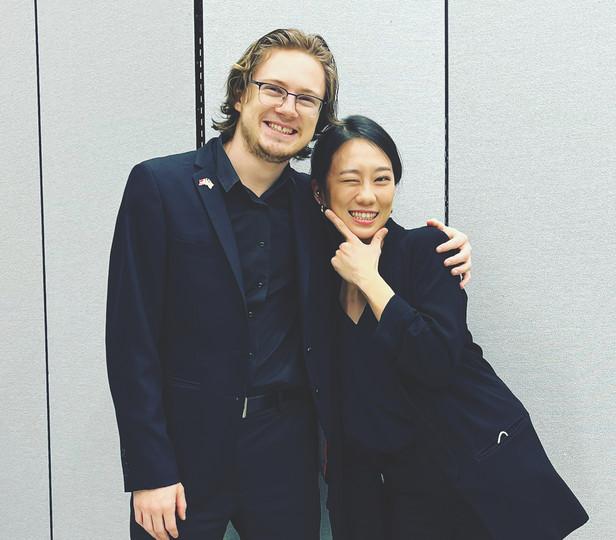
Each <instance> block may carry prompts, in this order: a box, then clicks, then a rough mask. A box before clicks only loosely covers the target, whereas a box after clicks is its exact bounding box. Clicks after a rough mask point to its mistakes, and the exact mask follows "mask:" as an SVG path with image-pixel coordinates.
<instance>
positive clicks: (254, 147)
mask: <svg viewBox="0 0 616 540" xmlns="http://www.w3.org/2000/svg"><path fill="white" fill-rule="evenodd" d="M252 79H253V80H255V81H259V82H266V83H272V84H275V85H278V86H281V87H282V88H284V89H286V90H288V91H289V92H293V93H294V94H308V95H311V96H316V97H319V98H323V97H324V95H325V72H324V70H323V66H322V65H321V63H320V62H319V61H318V60H317V59H316V58H314V57H313V56H311V55H309V54H307V53H305V52H303V51H299V50H289V49H273V50H272V52H271V53H270V54H269V56H268V57H267V59H266V60H265V61H264V62H263V63H261V64H260V65H259V66H258V67H257V68H256V69H255V72H254V73H253V75H252ZM235 109H236V110H237V111H238V112H239V113H240V117H239V120H238V125H237V128H236V129H237V130H239V131H238V132H237V133H236V136H237V135H239V136H240V137H241V138H242V139H243V140H244V143H245V145H246V147H247V148H248V150H249V151H250V152H252V153H253V154H254V155H256V156H257V157H259V158H260V159H263V160H265V161H268V162H270V163H284V162H285V161H288V160H289V159H291V158H292V157H294V156H295V155H297V153H298V152H299V151H300V150H302V148H304V147H305V146H306V145H307V144H308V143H309V142H310V141H311V139H312V136H313V135H314V131H315V128H316V125H317V121H318V119H319V115H318V114H316V115H314V116H310V115H308V114H306V113H305V112H302V108H301V107H297V110H296V106H295V97H293V96H288V97H287V99H286V100H285V101H284V103H283V104H282V105H280V106H279V107H276V106H271V105H264V104H263V103H261V101H260V100H259V88H258V86H257V85H255V84H249V85H248V88H246V90H245V92H244V95H243V96H242V98H241V99H240V101H238V102H237V103H236V104H235ZM298 110H299V111H300V112H298Z"/></svg>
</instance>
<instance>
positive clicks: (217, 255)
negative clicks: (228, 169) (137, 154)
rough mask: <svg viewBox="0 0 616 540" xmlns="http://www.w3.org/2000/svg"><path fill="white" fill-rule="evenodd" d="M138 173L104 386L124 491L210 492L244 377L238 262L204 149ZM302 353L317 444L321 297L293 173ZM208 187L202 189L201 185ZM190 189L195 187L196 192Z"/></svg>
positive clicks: (325, 328)
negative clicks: (170, 488)
mask: <svg viewBox="0 0 616 540" xmlns="http://www.w3.org/2000/svg"><path fill="white" fill-rule="evenodd" d="M215 142H216V141H215V140H212V141H210V142H209V143H208V144H207V145H206V146H205V147H203V148H201V149H199V150H197V151H192V152H187V153H184V154H178V155H173V156H167V157H163V158H156V159H151V160H148V161H145V162H143V163H141V164H139V165H137V166H136V167H134V169H133V170H132V172H131V173H130V176H129V179H128V183H127V185H126V190H125V192H124V196H123V200H122V204H121V207H120V210H119V215H118V218H117V223H116V229H115V234H114V238H113V245H112V248H111V258H110V264H109V284H108V301H107V328H106V347H107V365H108V374H109V383H110V387H111V392H112V396H113V401H114V405H115V409H116V416H117V421H118V426H119V433H120V444H121V456H122V465H123V472H124V485H125V489H126V491H134V490H139V489H147V488H156V487H161V486H165V485H170V484H173V483H176V482H179V481H181V482H183V483H184V486H185V488H186V489H187V494H188V495H191V494H200V495H208V494H211V493H213V492H215V491H216V490H217V489H218V488H219V486H220V482H222V481H223V480H224V478H225V471H227V470H228V467H229V466H231V465H232V459H233V458H232V456H233V455H234V451H233V449H234V447H235V446H234V445H235V443H236V438H237V431H238V426H239V423H240V421H241V418H242V412H243V406H244V396H245V395H246V389H247V374H248V371H247V370H248V364H249V362H248V354H249V337H248V319H247V310H246V305H245V296H244V293H243V290H242V276H241V268H240V261H239V256H238V251H237V247H236V242H235V238H234V235H233V230H232V226H231V223H230V220H229V217H228V215H227V212H226V208H225V203H224V200H223V194H222V191H221V187H220V185H219V183H218V179H217V178H216V176H215V172H214V171H215V170H216V167H215V163H214V152H213V144H215ZM292 177H293V181H292V182H291V184H292V186H291V191H292V203H291V210H292V212H291V213H292V216H293V219H292V223H290V224H289V226H290V227H292V228H293V231H294V235H295V245H296V257H297V259H296V260H297V272H298V275H297V282H298V289H299V291H298V294H299V296H300V299H299V300H300V304H299V305H300V308H301V321H302V322H301V324H302V350H303V353H302V354H303V357H304V360H305V364H306V368H307V373H308V378H309V384H310V390H311V392H312V395H313V398H314V402H315V404H316V408H317V411H318V414H319V419H320V422H321V425H322V427H323V429H324V431H325V433H326V434H328V435H330V434H332V433H333V427H332V424H333V421H332V403H331V387H332V382H331V380H332V377H331V371H332V363H331V359H330V357H329V354H328V353H329V350H330V343H331V339H332V336H331V334H332V328H331V326H330V325H328V324H327V321H328V319H327V317H323V316H322V314H324V313H329V312H330V311H331V310H330V307H329V306H330V301H331V298H333V296H334V295H333V294H332V293H331V291H328V290H327V289H326V288H325V285H326V284H327V283H328V282H329V281H328V280H327V279H325V277H324V276H323V275H322V273H323V272H327V271H328V268H327V267H328V264H327V261H326V262H323V261H322V260H321V259H320V257H319V256H318V253H319V252H320V249H321V245H320V242H319V238H318V235H315V232H316V231H317V230H318V228H319V227H320V226H321V223H322V220H321V219H320V215H319V212H318V209H317V207H316V205H315V204H314V202H313V200H312V197H311V193H310V189H309V183H308V178H307V177H306V175H302V174H299V173H296V172H293V173H292ZM206 179H207V180H206ZM200 180H201V182H200Z"/></svg>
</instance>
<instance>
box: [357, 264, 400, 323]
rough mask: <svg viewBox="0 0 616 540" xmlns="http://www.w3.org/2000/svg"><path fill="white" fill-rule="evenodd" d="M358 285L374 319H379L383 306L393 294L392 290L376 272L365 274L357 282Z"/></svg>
mask: <svg viewBox="0 0 616 540" xmlns="http://www.w3.org/2000/svg"><path fill="white" fill-rule="evenodd" d="M358 287H359V289H360V290H361V292H362V294H363V295H364V296H365V297H366V300H367V301H368V303H369V304H370V308H371V309H372V312H373V313H374V315H375V317H376V319H377V320H380V319H381V314H382V313H383V310H384V309H385V306H386V305H387V303H388V302H389V301H390V300H391V298H392V297H393V296H394V294H395V293H394V291H393V290H392V288H391V287H390V286H389V284H388V283H387V282H386V281H385V280H384V279H383V278H382V277H381V275H380V274H379V273H378V272H376V273H375V274H373V275H370V276H367V277H366V278H365V279H363V280H362V282H361V283H358Z"/></svg>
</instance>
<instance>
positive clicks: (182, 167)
mask: <svg viewBox="0 0 616 540" xmlns="http://www.w3.org/2000/svg"><path fill="white" fill-rule="evenodd" d="M196 156H197V150H189V151H187V152H181V153H179V154H169V155H166V156H157V157H153V158H149V159H146V160H144V161H142V162H140V163H139V164H138V165H137V167H145V168H147V169H149V170H150V171H151V172H152V173H153V174H155V175H159V174H161V173H164V174H163V176H167V175H168V174H169V173H178V172H179V173H184V172H185V171H186V170H192V168H193V165H194V163H195V159H196Z"/></svg>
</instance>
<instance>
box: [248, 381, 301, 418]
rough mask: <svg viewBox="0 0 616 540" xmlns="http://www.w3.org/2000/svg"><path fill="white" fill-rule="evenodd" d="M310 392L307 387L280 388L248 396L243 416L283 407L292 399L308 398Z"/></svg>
mask: <svg viewBox="0 0 616 540" xmlns="http://www.w3.org/2000/svg"><path fill="white" fill-rule="evenodd" d="M309 394H310V393H309V392H308V390H307V389H305V388H280V389H278V390H272V391H271V392H267V393H266V394H259V395H257V396H246V397H245V398H244V410H243V412H242V418H246V417H247V416H248V415H251V414H255V413H258V412H261V411H266V410H268V409H279V410H280V409H282V408H283V407H284V406H285V405H286V404H288V403H289V402H291V401H298V400H306V399H308V397H309Z"/></svg>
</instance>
